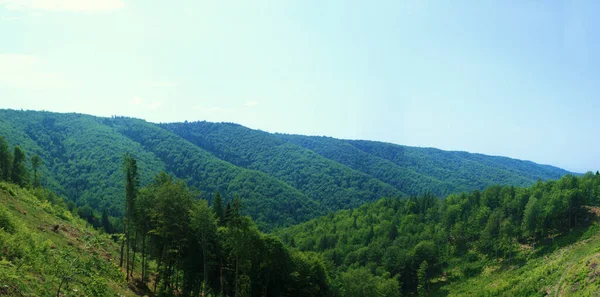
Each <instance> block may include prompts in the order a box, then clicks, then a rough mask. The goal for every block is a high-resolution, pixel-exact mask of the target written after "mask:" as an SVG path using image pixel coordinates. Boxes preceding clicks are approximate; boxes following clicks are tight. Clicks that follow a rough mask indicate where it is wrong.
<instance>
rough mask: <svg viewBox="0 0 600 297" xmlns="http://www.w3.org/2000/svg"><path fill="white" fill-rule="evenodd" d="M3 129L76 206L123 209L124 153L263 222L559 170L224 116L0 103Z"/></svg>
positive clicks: (555, 174) (549, 175)
mask: <svg viewBox="0 0 600 297" xmlns="http://www.w3.org/2000/svg"><path fill="white" fill-rule="evenodd" d="M0 136H4V137H6V138H7V139H8V141H9V143H10V144H11V145H20V146H22V147H23V148H24V149H25V151H26V152H27V153H28V154H29V156H28V157H31V155H32V154H39V155H40V156H41V157H42V159H43V161H44V164H45V165H44V169H43V171H42V179H43V183H44V184H45V185H46V186H47V187H49V188H50V189H52V190H54V191H56V192H57V193H60V194H61V195H64V196H67V197H68V198H69V199H71V200H73V201H74V202H75V203H77V204H78V205H85V204H89V205H90V206H92V207H93V208H95V209H98V210H101V209H104V208H107V209H108V210H109V212H110V213H111V214H112V215H120V214H121V213H122V207H123V202H122V201H123V196H124V186H123V172H122V171H121V170H118V168H120V166H121V162H122V156H123V154H125V153H131V154H133V155H134V156H135V157H136V158H137V160H138V164H139V167H140V172H141V174H142V184H147V183H148V182H150V181H151V179H152V178H153V176H155V175H156V174H157V173H158V172H160V171H163V170H164V171H166V172H168V173H170V174H173V175H174V176H176V177H179V178H182V179H185V180H186V181H187V183H188V184H189V185H190V186H191V187H193V188H196V189H198V190H200V192H201V193H202V196H203V197H205V198H209V199H210V198H211V197H212V196H213V195H214V194H215V192H216V191H219V192H221V193H222V194H223V195H224V196H225V197H226V201H228V200H230V199H233V197H234V196H239V197H240V198H242V201H243V205H244V210H245V212H246V213H247V214H249V215H251V216H252V217H253V218H254V219H255V220H256V221H257V223H258V225H259V226H260V227H261V228H262V229H271V228H274V227H278V226H289V225H293V224H296V223H299V222H303V221H307V220H309V219H311V218H315V217H318V216H320V215H323V214H326V213H329V212H331V211H334V210H339V209H348V208H353V207H357V206H359V205H362V204H363V203H365V202H370V201H375V200H377V199H379V198H381V197H402V196H405V195H416V194H420V193H424V192H432V193H434V194H437V195H445V194H448V193H456V192H462V191H468V190H475V189H482V188H484V187H486V186H488V185H492V184H505V185H518V186H526V185H530V184H532V183H534V182H535V181H537V180H538V179H541V180H548V179H557V178H559V177H561V176H563V175H565V174H567V173H568V172H567V171H565V170H562V169H559V168H556V167H552V166H546V165H538V164H535V163H532V162H526V161H520V160H514V159H509V158H502V157H490V156H485V155H479V154H469V153H464V152H446V151H441V150H436V149H423V148H412V147H405V146H399V145H394V144H388V143H379V142H371V141H348V140H339V139H334V138H325V137H308V136H297V135H281V134H270V133H267V132H263V131H259V130H252V129H249V128H246V127H243V126H240V125H236V124H228V123H219V124H217V123H208V122H194V123H187V122H186V123H173V124H154V123H149V122H146V121H143V120H138V119H133V118H124V117H113V118H101V117H94V116H89V115H82V114H73V113H70V114H61V113H52V112H37V111H15V110H0Z"/></svg>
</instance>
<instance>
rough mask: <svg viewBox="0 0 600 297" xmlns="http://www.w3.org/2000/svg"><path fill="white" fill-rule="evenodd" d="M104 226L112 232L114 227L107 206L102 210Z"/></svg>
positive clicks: (106, 230) (105, 229) (107, 231)
mask: <svg viewBox="0 0 600 297" xmlns="http://www.w3.org/2000/svg"><path fill="white" fill-rule="evenodd" d="M102 228H104V231H105V232H106V233H109V234H110V233H112V229H111V228H110V220H109V219H108V212H107V211H106V208H104V209H103V210H102Z"/></svg>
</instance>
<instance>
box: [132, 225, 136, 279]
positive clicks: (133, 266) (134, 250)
mask: <svg viewBox="0 0 600 297" xmlns="http://www.w3.org/2000/svg"><path fill="white" fill-rule="evenodd" d="M136 246H137V230H135V233H134V235H133V258H132V259H131V276H132V277H133V274H134V273H135V252H136V251H137V248H136Z"/></svg>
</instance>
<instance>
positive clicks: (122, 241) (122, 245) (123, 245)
mask: <svg viewBox="0 0 600 297" xmlns="http://www.w3.org/2000/svg"><path fill="white" fill-rule="evenodd" d="M123 234H125V219H123ZM123 236H124V235H123ZM124 248H125V238H123V239H121V259H120V260H119V262H120V264H119V266H121V268H123V250H124Z"/></svg>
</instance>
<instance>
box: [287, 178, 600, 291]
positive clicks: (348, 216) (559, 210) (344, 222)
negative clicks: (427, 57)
mask: <svg viewBox="0 0 600 297" xmlns="http://www.w3.org/2000/svg"><path fill="white" fill-rule="evenodd" d="M599 197H600V174H598V173H596V174H595V175H594V174H591V173H588V174H586V175H584V176H582V177H575V176H572V175H567V176H565V177H563V178H561V179H559V180H557V181H549V182H541V181H540V182H537V183H536V184H534V185H533V186H531V187H529V188H519V187H513V186H491V187H488V188H486V189H484V190H483V191H474V192H471V193H461V194H452V195H450V196H448V197H446V198H445V199H438V198H437V197H434V196H433V195H431V194H424V195H420V196H418V197H412V198H409V199H382V200H380V201H378V202H376V203H372V204H367V205H364V206H362V207H360V208H358V209H355V210H344V211H339V212H337V213H335V214H330V215H327V216H325V217H322V218H319V219H316V220H312V221H310V222H307V223H303V224H300V225H298V226H294V227H290V228H286V229H282V230H278V231H277V232H276V234H277V235H278V236H279V237H280V238H282V240H283V241H284V242H285V243H286V244H288V245H290V246H293V247H295V248H297V249H298V250H300V251H311V252H317V253H319V254H320V255H321V257H322V259H323V261H325V262H326V266H327V267H328V269H329V271H330V272H331V273H332V275H333V277H332V279H333V280H332V282H333V283H335V284H337V286H339V288H340V290H341V292H343V294H342V295H343V296H398V294H399V293H400V292H397V293H396V294H394V295H390V294H388V293H383V292H384V291H385V290H387V289H383V288H388V287H389V284H390V283H394V286H396V287H399V288H401V290H400V291H401V292H402V293H403V294H408V295H419V296H425V295H428V294H434V295H435V294H436V293H440V292H443V290H444V285H447V284H450V283H453V282H462V281H465V280H466V279H468V278H470V277H473V276H477V275H479V274H481V273H483V272H484V271H485V268H486V267H488V266H492V265H501V266H503V267H506V268H507V269H510V267H515V266H516V267H518V266H519V265H524V264H526V263H527V261H528V260H529V259H533V258H535V257H540V256H542V255H544V253H547V252H548V251H551V250H552V249H554V248H556V247H557V246H558V245H559V244H564V243H565V241H564V240H563V238H570V239H572V240H577V239H578V238H577V237H576V236H575V237H569V235H571V234H579V233H580V232H582V230H585V227H587V226H588V225H590V224H591V222H592V217H593V213H592V212H590V210H595V206H597V205H598V202H599V200H598V199H599ZM361 280H369V281H361ZM472 289H473V288H472ZM526 289H527V290H529V291H526V293H523V295H532V294H535V293H536V290H537V289H538V288H537V287H536V286H535V284H529V286H528V287H526Z"/></svg>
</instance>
